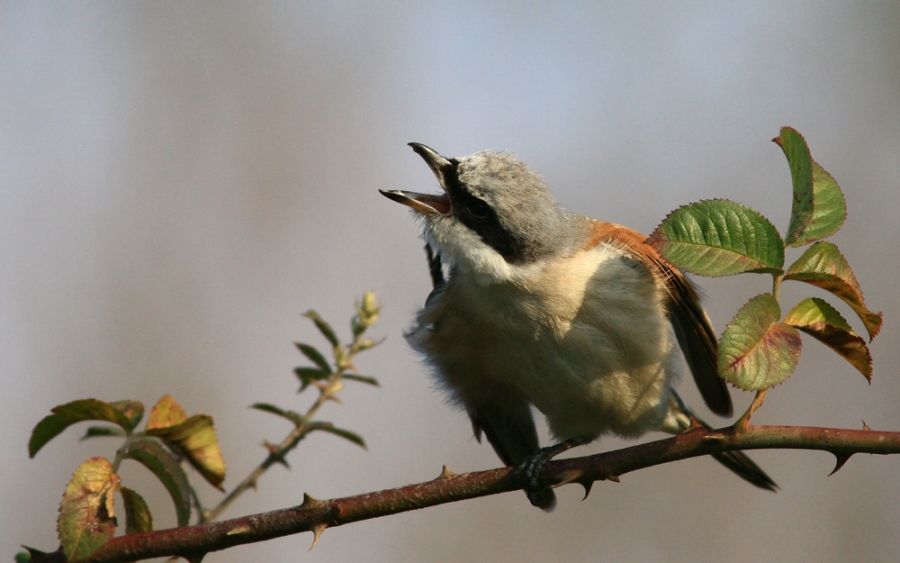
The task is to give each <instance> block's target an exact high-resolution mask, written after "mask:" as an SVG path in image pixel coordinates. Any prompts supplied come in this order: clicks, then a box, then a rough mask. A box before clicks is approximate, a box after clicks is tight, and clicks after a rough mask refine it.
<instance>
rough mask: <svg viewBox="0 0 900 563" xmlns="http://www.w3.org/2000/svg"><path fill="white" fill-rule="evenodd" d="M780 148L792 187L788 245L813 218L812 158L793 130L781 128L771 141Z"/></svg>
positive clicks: (786, 238)
mask: <svg viewBox="0 0 900 563" xmlns="http://www.w3.org/2000/svg"><path fill="white" fill-rule="evenodd" d="M772 141H773V142H775V143H776V144H778V146H780V147H781V150H783V151H784V156H786V157H787V160H788V166H790V169H791V181H792V183H793V185H794V200H793V205H792V206H791V223H790V226H788V232H787V235H786V236H785V237H784V238H785V242H787V243H788V244H791V243H793V242H794V241H796V240H797V238H798V237H799V236H800V235H801V234H802V233H803V231H805V230H806V227H807V226H808V225H809V224H810V223H811V222H812V216H813V180H812V157H811V156H810V155H809V147H808V146H807V145H806V140H805V139H804V138H803V136H802V135H801V134H800V133H798V132H797V131H796V130H795V129H792V128H790V127H782V128H781V134H780V135H779V136H778V137H776V138H774V139H772Z"/></svg>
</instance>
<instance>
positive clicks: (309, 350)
mask: <svg viewBox="0 0 900 563" xmlns="http://www.w3.org/2000/svg"><path fill="white" fill-rule="evenodd" d="M294 345H295V346H297V349H298V350H300V352H302V353H303V355H304V356H306V357H307V359H309V361H311V362H312V363H314V364H316V365H317V366H319V367H320V368H322V371H324V372H325V373H329V374H330V373H331V366H330V365H329V364H328V360H326V359H325V356H323V355H322V353H321V352H319V351H318V350H316V349H315V348H314V347H313V346H310V345H309V344H303V343H302V342H294Z"/></svg>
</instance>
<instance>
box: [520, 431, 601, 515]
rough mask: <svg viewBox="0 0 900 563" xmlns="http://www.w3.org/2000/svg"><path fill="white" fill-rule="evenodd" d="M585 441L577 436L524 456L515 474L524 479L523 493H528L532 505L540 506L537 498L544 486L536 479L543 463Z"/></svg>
mask: <svg viewBox="0 0 900 563" xmlns="http://www.w3.org/2000/svg"><path fill="white" fill-rule="evenodd" d="M587 442H588V441H587V440H582V439H578V438H569V439H568V440H563V441H562V442H560V443H558V444H554V445H552V446H547V447H546V448H541V449H539V450H538V451H536V452H534V453H533V454H531V455H530V456H528V457H526V458H525V459H524V460H523V461H522V463H520V464H519V466H518V467H516V470H515V474H516V476H517V477H518V478H519V479H521V480H522V481H524V483H525V494H526V495H528V500H529V501H531V504H533V505H534V506H541V505H540V504H539V499H540V498H541V496H540V492H541V490H542V489H543V488H544V487H541V485H540V483H539V482H538V479H539V478H540V476H541V470H542V469H544V465H546V464H547V462H548V461H550V460H551V459H553V458H554V457H556V456H558V455H559V454H561V453H563V452H565V451H568V450H571V449H572V448H574V447H577V446H583V445H584V444H586V443H587Z"/></svg>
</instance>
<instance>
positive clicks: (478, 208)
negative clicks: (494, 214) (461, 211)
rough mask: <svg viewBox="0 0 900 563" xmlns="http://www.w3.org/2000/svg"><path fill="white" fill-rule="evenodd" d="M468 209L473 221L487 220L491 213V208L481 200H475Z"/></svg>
mask: <svg viewBox="0 0 900 563" xmlns="http://www.w3.org/2000/svg"><path fill="white" fill-rule="evenodd" d="M466 208H467V210H468V211H469V215H471V216H472V218H473V219H487V216H488V215H489V214H490V213H491V208H490V207H489V206H488V204H486V203H485V202H483V201H481V200H480V199H473V200H472V201H471V202H469V205H467V206H466Z"/></svg>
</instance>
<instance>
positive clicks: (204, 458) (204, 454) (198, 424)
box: [147, 414, 225, 491]
mask: <svg viewBox="0 0 900 563" xmlns="http://www.w3.org/2000/svg"><path fill="white" fill-rule="evenodd" d="M147 434H148V435H150V436H156V437H158V438H162V439H163V440H165V441H166V443H168V444H170V445H171V446H172V447H173V448H175V449H176V450H178V452H179V453H181V454H182V455H184V457H186V458H187V460H188V461H189V462H190V463H191V465H193V466H194V469H196V470H197V471H199V472H200V475H202V476H203V478H204V479H206V481H207V482H208V483H209V484H210V485H212V486H213V487H215V488H217V489H219V490H220V491H221V490H222V481H224V480H225V460H224V459H223V458H222V450H220V449H219V442H218V439H217V438H216V429H215V427H213V421H212V417H210V416H208V415H205V414H195V415H194V416H192V417H190V418H188V419H187V420H185V421H184V422H182V423H181V424H176V425H175V426H169V427H166V428H153V429H148V430H147Z"/></svg>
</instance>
